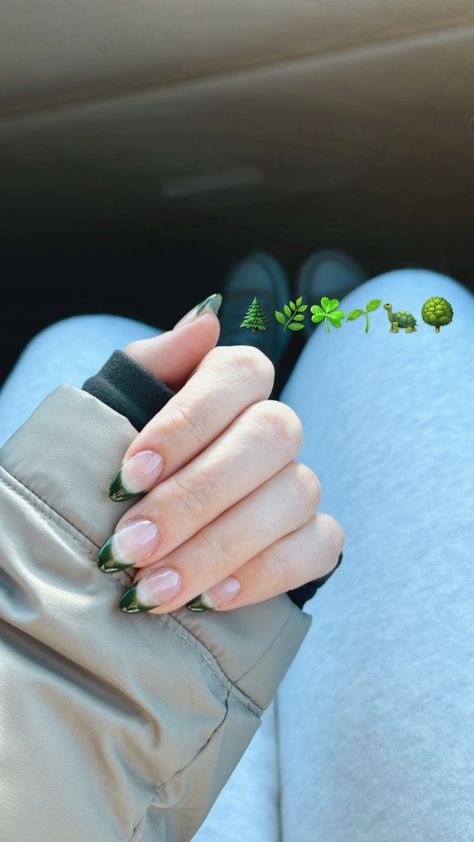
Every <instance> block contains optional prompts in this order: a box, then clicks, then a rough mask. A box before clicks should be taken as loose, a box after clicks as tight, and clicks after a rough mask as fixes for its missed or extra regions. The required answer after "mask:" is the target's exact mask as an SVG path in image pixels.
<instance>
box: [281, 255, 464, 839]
mask: <svg viewBox="0 0 474 842" xmlns="http://www.w3.org/2000/svg"><path fill="white" fill-rule="evenodd" d="M434 295H441V296H443V297H445V298H447V299H448V300H449V301H450V303H451V304H452V306H453V308H454V319H453V322H452V323H451V324H450V325H449V326H447V327H445V328H441V332H440V333H436V332H435V330H434V328H433V327H428V325H426V324H425V323H424V322H423V321H422V320H421V316H420V310H421V306H422V304H423V303H424V301H425V300H426V299H427V298H430V297H431V296H434ZM373 298H381V299H382V303H384V302H385V301H388V302H391V303H393V306H394V312H395V311H396V310H409V311H411V312H412V313H413V314H414V315H415V316H417V318H418V330H417V331H416V332H415V333H406V332H404V331H400V332H399V333H390V332H389V330H390V324H389V321H388V318H387V313H386V311H385V310H382V309H381V310H379V311H375V312H374V313H373V314H372V315H371V323H370V329H369V332H368V333H367V334H366V333H365V332H364V325H363V324H361V323H360V322H363V319H359V320H358V321H355V322H350V323H347V322H345V323H343V326H342V327H341V329H340V330H334V329H332V330H331V333H330V334H327V333H326V331H325V330H324V329H323V328H321V327H319V328H318V329H317V331H316V332H315V334H314V335H313V336H312V338H311V340H310V341H309V342H308V344H307V345H306V346H305V348H304V351H303V354H302V355H301V357H300V358H299V360H298V362H297V365H296V367H295V370H294V371H293V372H292V375H291V377H290V379H289V381H288V382H287V384H286V386H285V388H284V390H283V392H282V394H281V400H282V401H284V402H285V403H288V404H289V405H290V406H292V407H293V408H294V409H295V410H296V411H297V412H298V414H299V415H300V417H301V419H302V421H303V424H304V430H305V437H304V443H303V447H302V449H301V452H300V454H299V457H298V459H299V460H301V461H304V462H306V463H307V464H309V465H310V466H311V467H312V468H313V470H314V471H315V472H316V473H317V474H318V475H319V477H320V479H321V482H322V500H321V504H320V506H319V509H320V510H321V511H326V512H329V513H331V514H333V515H334V516H335V517H336V518H337V519H338V520H339V521H340V522H341V524H342V526H343V527H344V529H345V532H346V545H345V548H344V560H343V563H342V565H341V567H340V568H339V569H338V571H337V572H336V574H335V575H334V577H332V578H331V580H330V581H329V582H328V583H327V584H326V585H325V586H324V588H322V589H321V591H319V592H318V593H317V594H315V596H314V597H313V599H312V600H311V601H310V602H309V603H308V604H307V606H306V607H305V610H306V611H308V612H309V613H311V614H312V615H313V617H314V619H313V625H312V627H311V630H310V632H309V634H308V636H307V638H306V640H305V642H304V644H303V646H302V648H301V649H300V651H299V653H298V655H297V658H296V660H295V662H294V663H293V664H292V667H291V668H290V670H289V672H288V674H287V676H286V677H285V681H284V682H283V683H282V685H281V686H280V688H279V691H278V694H277V713H278V739H279V752H280V758H281V778H282V794H281V798H282V801H281V804H282V823H283V836H282V839H283V840H284V842H328V840H331V842H355V840H357V842H363V840H364V841H365V840H368V842H407V840H410V842H426V840H428V839H429V840H430V842H448V840H449V842H454V840H456V842H457V841H458V840H466V842H467V840H472V839H474V806H473V805H474V801H473V792H474V720H473V717H472V708H473V702H474V655H473V653H474V650H473V645H472V639H473V620H474V607H473V606H474V579H473V575H472V564H473V555H474V554H473V550H474V546H473V538H472V532H473V500H474V483H473V469H472V461H473V453H474V424H473V410H474V362H473V360H474V357H473V345H472V332H473V324H474V299H473V297H472V296H471V295H470V293H469V292H468V291H467V290H466V289H465V288H463V287H462V286H460V285H459V284H457V283H456V282H455V281H453V280H451V279H449V278H445V277H443V276H441V275H438V274H436V273H432V272H424V271H420V270H413V271H411V270H410V271H403V272H392V273H388V274H386V275H383V276H380V277H379V278H375V279H373V280H371V281H368V282H367V283H365V284H363V285H362V286H360V287H359V288H358V289H357V290H354V291H353V292H351V293H350V294H349V295H348V296H346V298H345V299H344V300H343V301H342V302H341V307H342V309H343V310H344V311H345V312H346V313H347V312H348V311H349V310H351V309H354V308H361V309H363V308H364V307H365V305H366V304H367V302H368V301H369V300H371V299H373Z"/></svg>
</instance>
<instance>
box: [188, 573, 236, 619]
mask: <svg viewBox="0 0 474 842" xmlns="http://www.w3.org/2000/svg"><path fill="white" fill-rule="evenodd" d="M240 591H241V585H240V582H239V580H238V579H236V578H235V576H228V578H227V579H223V580H222V582H219V584H218V585H214V587H213V588H210V590H208V591H204V593H202V594H199V596H197V597H195V599H192V600H191V601H190V602H187V603H186V608H189V610H190V611H208V610H211V611H212V610H213V609H214V608H222V606H223V605H227V604H228V603H229V602H232V600H233V599H235V597H236V596H237V594H238V593H240Z"/></svg>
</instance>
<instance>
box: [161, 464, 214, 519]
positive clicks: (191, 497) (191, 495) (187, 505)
mask: <svg viewBox="0 0 474 842" xmlns="http://www.w3.org/2000/svg"><path fill="white" fill-rule="evenodd" d="M169 479H170V480H171V481H172V484H173V489H172V495H173V500H176V501H177V503H178V506H181V508H183V509H184V510H185V513H186V514H188V515H191V516H192V517H193V519H194V518H201V517H202V515H203V513H204V512H205V511H206V509H207V505H208V499H207V492H206V489H205V487H204V486H203V485H199V486H192V485H191V484H190V483H188V482H187V481H186V480H183V479H182V478H181V477H180V476H179V474H174V475H173V476H172V477H170V478H169Z"/></svg>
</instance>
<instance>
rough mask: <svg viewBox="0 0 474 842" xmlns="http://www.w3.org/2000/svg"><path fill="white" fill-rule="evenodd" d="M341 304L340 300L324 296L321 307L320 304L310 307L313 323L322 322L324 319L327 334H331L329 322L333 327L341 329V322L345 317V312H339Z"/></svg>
mask: <svg viewBox="0 0 474 842" xmlns="http://www.w3.org/2000/svg"><path fill="white" fill-rule="evenodd" d="M338 304H339V300H338V299H337V298H331V299H329V298H327V297H326V296H324V297H323V298H321V307H320V306H319V304H313V306H312V307H310V310H311V312H312V313H313V315H312V316H311V321H312V322H322V320H323V319H324V327H325V328H326V331H327V333H329V322H331V324H332V325H333V327H341V322H342V319H343V318H344V316H345V315H346V314H345V313H344V310H338V309H337V306H338Z"/></svg>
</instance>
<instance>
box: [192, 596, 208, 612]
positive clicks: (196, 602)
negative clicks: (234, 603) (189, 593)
mask: <svg viewBox="0 0 474 842" xmlns="http://www.w3.org/2000/svg"><path fill="white" fill-rule="evenodd" d="M201 596H202V594H199V596H196V597H195V598H194V599H191V600H190V601H189V602H187V603H186V608H187V609H188V610H189V611H212V608H209V606H208V605H204V603H203V602H201Z"/></svg>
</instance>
